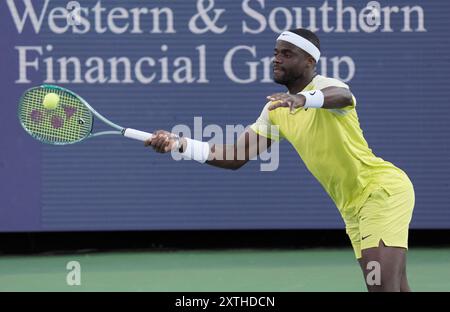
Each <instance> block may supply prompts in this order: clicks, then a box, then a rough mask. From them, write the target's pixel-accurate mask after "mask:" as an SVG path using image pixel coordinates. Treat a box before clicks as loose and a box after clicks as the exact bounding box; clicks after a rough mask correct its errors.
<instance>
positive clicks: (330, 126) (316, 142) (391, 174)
mask: <svg viewBox="0 0 450 312" xmlns="http://www.w3.org/2000/svg"><path fill="white" fill-rule="evenodd" d="M331 86H335V87H343V88H347V89H349V87H348V85H346V84H345V83H343V82H341V81H339V80H337V79H334V78H327V77H324V76H321V75H317V76H315V77H314V79H313V80H312V81H311V83H310V84H309V85H308V86H306V87H305V89H304V90H303V91H310V90H321V89H324V88H327V87H331ZM269 105H270V102H269V103H267V104H266V105H265V107H264V109H263V111H262V113H261V115H260V116H259V118H258V120H257V121H256V122H255V123H254V124H253V125H251V129H252V130H253V131H255V132H256V133H258V134H259V135H262V136H265V137H268V138H271V139H273V140H275V141H278V140H280V139H286V140H287V141H289V142H290V143H291V144H292V145H293V146H294V148H295V149H296V151H297V153H298V154H299V155H300V157H301V158H302V160H303V161H304V163H305V165H306V167H307V168H308V170H309V171H310V172H311V173H312V174H313V175H314V177H315V178H316V179H317V180H318V181H319V182H320V184H321V185H322V186H323V188H324V189H325V191H326V192H327V193H328V195H329V196H330V197H331V198H332V199H333V201H334V203H335V204H336V206H337V208H338V209H339V211H340V212H341V214H342V216H343V217H345V216H353V215H355V214H356V213H358V211H359V209H360V208H361V206H362V204H363V203H364V201H365V200H366V199H367V197H368V196H369V195H370V193H371V192H372V191H373V190H375V189H376V188H378V187H383V188H385V189H386V191H387V192H388V193H392V192H394V191H395V190H396V189H397V188H399V187H401V186H402V185H403V183H404V181H405V178H407V176H406V174H405V173H404V172H403V171H402V170H401V169H399V168H397V167H395V166H394V165H393V164H392V163H390V162H388V161H385V160H383V159H381V158H379V157H376V156H375V155H374V154H373V152H372V150H371V149H370V148H369V146H368V144H367V142H366V140H365V138H364V136H363V132H362V130H361V128H360V125H359V120H358V115H357V113H356V109H355V108H356V99H355V97H354V96H353V104H352V106H347V107H345V108H342V109H324V108H320V109H315V108H309V109H306V110H305V109H304V108H301V109H298V110H297V111H296V112H295V113H294V114H290V113H289V108H285V107H282V108H278V109H275V110H273V111H268V107H269ZM270 126H277V127H278V131H279V133H278V134H276V133H273V132H271V131H269V130H268V129H270V128H269V127H270Z"/></svg>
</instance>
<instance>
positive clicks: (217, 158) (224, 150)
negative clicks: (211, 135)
mask: <svg viewBox="0 0 450 312" xmlns="http://www.w3.org/2000/svg"><path fill="white" fill-rule="evenodd" d="M188 144H191V145H192V144H199V145H198V146H201V148H196V151H194V152H192V153H189V154H192V155H191V156H190V157H189V158H191V159H195V160H197V161H200V162H202V163H206V164H208V165H211V166H215V167H219V168H223V169H231V170H237V169H239V168H241V167H242V166H243V165H245V164H246V163H247V162H248V160H249V156H248V153H246V152H245V151H244V155H240V153H238V150H237V146H236V145H234V144H233V145H221V144H215V145H213V146H211V147H210V146H209V145H208V147H206V146H207V144H208V143H206V142H199V141H192V140H190V141H188V140H187V139H186V138H181V148H180V150H179V151H180V152H181V153H185V152H186V150H187V149H189V147H188ZM200 144H201V145H200ZM191 148H192V146H191ZM206 149H207V150H206ZM199 150H200V151H201V150H202V151H201V152H199ZM199 155H202V156H199ZM202 160H205V161H202Z"/></svg>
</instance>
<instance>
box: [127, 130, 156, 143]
mask: <svg viewBox="0 0 450 312" xmlns="http://www.w3.org/2000/svg"><path fill="white" fill-rule="evenodd" d="M123 136H124V137H127V138H130V139H135V140H139V141H147V140H148V139H150V138H151V137H152V136H153V134H151V133H148V132H144V131H139V130H135V129H131V128H128V129H125V131H124V132H123Z"/></svg>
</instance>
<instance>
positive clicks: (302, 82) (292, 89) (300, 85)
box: [286, 71, 317, 94]
mask: <svg viewBox="0 0 450 312" xmlns="http://www.w3.org/2000/svg"><path fill="white" fill-rule="evenodd" d="M316 75H317V73H316V72H315V71H314V72H312V73H310V74H308V75H305V76H303V77H301V78H299V79H297V80H295V81H292V82H291V83H289V84H287V85H286V87H287V88H288V90H289V93H290V94H297V93H299V92H302V91H303V89H305V87H306V86H307V85H309V84H310V83H311V81H312V80H313V79H314V77H315V76H316Z"/></svg>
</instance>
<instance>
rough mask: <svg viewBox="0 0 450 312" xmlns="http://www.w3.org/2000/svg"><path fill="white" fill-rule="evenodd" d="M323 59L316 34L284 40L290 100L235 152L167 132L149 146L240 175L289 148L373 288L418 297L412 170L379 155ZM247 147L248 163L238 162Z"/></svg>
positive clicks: (278, 54) (262, 119) (278, 57)
mask: <svg viewBox="0 0 450 312" xmlns="http://www.w3.org/2000/svg"><path fill="white" fill-rule="evenodd" d="M319 58H320V42H319V39H318V37H317V36H316V35H315V34H314V33H312V32H311V31H309V30H306V29H296V30H291V31H285V32H283V33H282V34H281V35H280V36H279V37H278V39H277V41H276V47H275V53H274V61H273V74H274V80H275V82H276V83H278V84H281V85H284V86H286V88H287V89H288V93H276V94H272V95H270V96H268V97H267V98H268V100H269V102H268V103H267V104H266V105H265V106H264V108H263V109H262V112H261V114H260V116H259V118H258V119H257V120H256V122H255V123H254V124H252V125H251V126H250V128H248V129H247V130H246V131H245V132H244V133H243V134H242V135H241V136H240V137H239V138H238V141H237V142H236V143H235V144H234V145H212V146H210V145H209V144H208V143H206V142H201V141H197V140H192V139H190V138H185V137H182V138H180V137H178V136H176V135H175V134H172V133H169V132H167V131H163V130H159V131H157V132H156V135H155V136H154V137H153V138H152V139H151V140H148V141H147V142H146V143H145V144H146V145H147V146H152V147H153V148H154V149H155V150H156V151H157V152H161V153H165V152H170V151H172V149H178V148H179V152H180V153H181V154H182V155H183V156H184V157H185V158H188V159H194V160H197V161H199V162H201V163H207V164H209V165H212V166H216V167H221V168H226V169H238V168H240V167H242V166H243V165H244V164H245V163H246V162H248V161H249V159H251V158H253V157H255V156H256V155H258V154H259V153H261V152H262V151H263V150H264V149H266V148H267V147H269V146H270V145H271V143H272V142H274V141H279V140H283V139H284V140H287V141H289V142H290V143H291V144H292V145H293V146H294V147H295V149H296V151H297V153H298V154H299V156H300V157H301V158H302V160H303V161H304V163H305V164H306V167H307V168H308V170H309V171H310V172H311V173H312V174H313V175H314V177H316V179H317V180H318V181H319V182H320V184H321V185H322V186H323V188H324V189H325V191H326V192H327V193H328V195H329V196H330V197H331V198H332V200H333V201H334V203H335V204H336V206H337V208H338V209H339V211H340V213H341V215H342V218H343V219H344V221H345V224H346V232H347V234H348V236H349V238H350V240H351V243H352V246H353V249H354V252H355V256H356V258H357V259H358V261H359V263H360V265H361V268H362V271H363V274H364V278H365V284H366V286H367V289H368V290H369V291H410V288H409V285H408V280H407V277H406V251H407V248H408V228H409V223H410V221H411V218H412V213H413V208H414V201H415V196H414V188H413V185H412V183H411V181H410V179H409V178H408V176H407V175H406V173H405V172H404V171H402V170H401V169H399V168H398V167H396V166H394V165H393V164H392V163H390V162H388V161H385V160H383V159H381V158H379V157H376V156H375V155H374V153H373V152H372V150H371V149H370V148H369V146H368V144H367V142H366V140H365V138H364V136H363V132H362V130H361V128H360V125H359V120H358V115H357V112H356V98H355V97H354V96H353V94H352V92H351V91H350V89H349V86H348V85H346V84H345V83H343V82H341V81H339V80H337V79H333V78H327V77H324V76H321V75H318V74H317V73H316V64H317V62H318V61H319ZM271 126H277V127H278V130H279V131H278V134H277V133H274V132H273V131H270V129H271ZM252 136H256V138H257V140H250V138H251V137H252ZM179 146H181V147H179ZM239 148H243V149H245V159H241V160H240V159H239V158H238V157H237V155H238V153H237V151H238V150H239ZM227 152H228V153H227ZM227 155H228V158H227ZM229 155H234V156H232V157H230V156H229ZM243 158H244V157H243ZM330 261H332V259H330ZM375 270H376V271H375ZM377 274H378V276H377Z"/></svg>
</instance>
